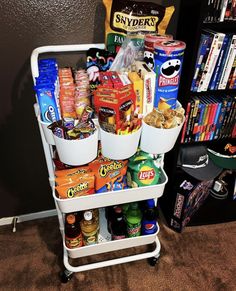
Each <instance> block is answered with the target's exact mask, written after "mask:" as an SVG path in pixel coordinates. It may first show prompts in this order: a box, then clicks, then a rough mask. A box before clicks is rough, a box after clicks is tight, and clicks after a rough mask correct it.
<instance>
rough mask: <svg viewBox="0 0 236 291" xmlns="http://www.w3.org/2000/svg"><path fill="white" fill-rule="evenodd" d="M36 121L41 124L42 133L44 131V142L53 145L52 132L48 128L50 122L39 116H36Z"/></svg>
mask: <svg viewBox="0 0 236 291" xmlns="http://www.w3.org/2000/svg"><path fill="white" fill-rule="evenodd" d="M38 123H39V124H40V125H41V127H42V129H43V133H44V137H45V140H46V142H47V143H48V144H51V145H55V141H54V138H53V133H52V131H51V129H49V128H48V126H49V125H50V123H47V122H43V121H42V120H41V118H40V116H38Z"/></svg>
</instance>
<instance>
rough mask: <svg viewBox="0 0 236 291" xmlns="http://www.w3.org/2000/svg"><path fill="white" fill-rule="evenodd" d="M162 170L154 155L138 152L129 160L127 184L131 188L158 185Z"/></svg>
mask: <svg viewBox="0 0 236 291" xmlns="http://www.w3.org/2000/svg"><path fill="white" fill-rule="evenodd" d="M160 172H161V171H160V168H159V167H158V166H157V165H156V163H155V159H154V158H153V155H150V154H148V153H145V152H143V151H138V152H137V153H136V154H135V155H133V156H132V157H131V158H130V159H129V163H128V170H127V183H128V186H129V187H131V188H136V187H142V186H149V185H156V184H158V183H159V180H160Z"/></svg>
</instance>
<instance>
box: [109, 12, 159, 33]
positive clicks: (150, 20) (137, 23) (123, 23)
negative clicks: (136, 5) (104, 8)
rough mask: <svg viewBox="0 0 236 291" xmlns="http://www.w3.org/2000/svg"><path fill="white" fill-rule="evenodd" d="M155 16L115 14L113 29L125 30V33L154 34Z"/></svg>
mask: <svg viewBox="0 0 236 291" xmlns="http://www.w3.org/2000/svg"><path fill="white" fill-rule="evenodd" d="M158 20H159V18H158V17H157V16H143V17H142V16H133V15H129V14H125V13H121V12H115V13H114V18H113V27H114V28H119V29H122V30H126V31H127V32H139V31H148V32H156V30H157V22H158Z"/></svg>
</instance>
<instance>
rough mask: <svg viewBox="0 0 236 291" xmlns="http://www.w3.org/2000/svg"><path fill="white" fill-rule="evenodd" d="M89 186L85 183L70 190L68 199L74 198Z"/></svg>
mask: <svg viewBox="0 0 236 291" xmlns="http://www.w3.org/2000/svg"><path fill="white" fill-rule="evenodd" d="M88 186H89V184H88V183H87V182H83V183H80V184H78V185H76V186H75V187H71V188H69V189H68V191H67V197H68V198H72V197H74V196H75V195H76V194H77V193H78V192H81V191H83V190H86V189H88Z"/></svg>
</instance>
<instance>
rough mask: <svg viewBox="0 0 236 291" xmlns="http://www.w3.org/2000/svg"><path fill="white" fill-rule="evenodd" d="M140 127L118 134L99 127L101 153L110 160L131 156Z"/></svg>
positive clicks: (136, 145)
mask: <svg viewBox="0 0 236 291" xmlns="http://www.w3.org/2000/svg"><path fill="white" fill-rule="evenodd" d="M141 130H142V128H139V129H138V130H137V131H135V132H134V133H131V134H126V135H118V134H113V133H109V132H106V131H104V130H103V129H102V128H100V134H101V146H102V154H103V156H104V157H106V158H109V159H112V160H124V159H128V158H130V157H131V156H133V155H134V154H135V153H136V151H137V148H138V145H139V139H140V135H141Z"/></svg>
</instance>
